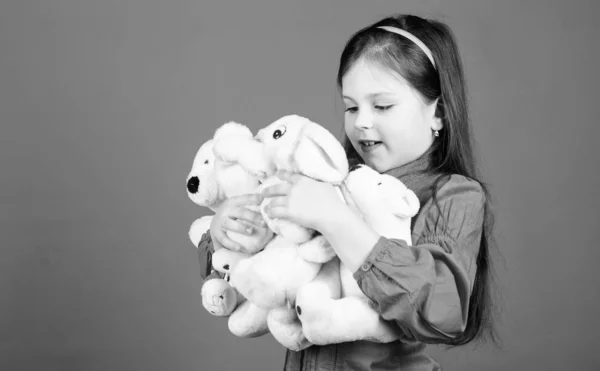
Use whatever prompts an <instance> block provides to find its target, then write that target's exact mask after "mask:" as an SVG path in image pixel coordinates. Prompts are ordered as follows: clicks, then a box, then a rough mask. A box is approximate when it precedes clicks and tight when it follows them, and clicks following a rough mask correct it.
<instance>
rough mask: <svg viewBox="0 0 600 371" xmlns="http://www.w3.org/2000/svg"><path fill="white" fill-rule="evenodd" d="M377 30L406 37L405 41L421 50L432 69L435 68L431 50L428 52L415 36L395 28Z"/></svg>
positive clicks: (384, 27)
mask: <svg viewBox="0 0 600 371" xmlns="http://www.w3.org/2000/svg"><path fill="white" fill-rule="evenodd" d="M377 28H381V29H382V30H386V31H389V32H393V33H396V34H398V35H402V36H404V37H406V38H407V39H409V40H410V41H412V42H413V43H415V44H416V45H417V46H418V47H419V48H421V50H423V53H425V55H427V58H429V60H430V61H431V64H432V65H433V68H436V67H435V62H434V61H433V55H432V54H431V50H429V48H428V47H427V46H426V45H425V44H423V42H422V41H421V40H419V39H418V38H417V37H416V36H415V35H413V34H411V33H410V32H408V31H405V30H403V29H400V28H397V27H390V26H381V27H377Z"/></svg>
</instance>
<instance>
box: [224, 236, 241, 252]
mask: <svg viewBox="0 0 600 371" xmlns="http://www.w3.org/2000/svg"><path fill="white" fill-rule="evenodd" d="M219 243H220V244H221V246H223V247H224V248H226V249H227V250H230V251H237V252H239V251H242V246H241V245H240V244H239V243H237V242H235V241H233V240H232V239H231V238H229V237H227V234H225V233H223V234H222V236H221V237H220V239H219Z"/></svg>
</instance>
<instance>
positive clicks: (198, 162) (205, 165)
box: [187, 122, 273, 337]
mask: <svg viewBox="0 0 600 371" xmlns="http://www.w3.org/2000/svg"><path fill="white" fill-rule="evenodd" d="M224 137H233V138H237V137H245V138H252V133H251V131H250V130H249V129H248V128H247V127H246V126H243V125H241V124H238V123H234V122H229V123H226V124H224V125H222V126H221V127H220V128H218V129H217V131H216V132H215V135H214V137H213V139H210V140H209V141H207V142H206V143H204V144H203V145H202V146H201V147H200V149H199V150H198V152H197V154H196V157H195V159H194V163H193V166H192V170H191V171H190V173H189V175H188V178H187V189H188V195H189V197H190V198H191V199H192V200H193V201H194V202H195V203H196V204H198V205H200V206H204V207H207V208H210V209H211V210H213V211H215V210H217V209H218V207H219V206H220V205H221V204H222V202H223V201H224V200H225V199H227V198H229V197H234V196H237V195H241V194H247V193H253V192H256V191H257V187H258V186H259V184H260V182H259V179H258V178H257V177H255V176H253V175H252V174H250V173H248V172H246V171H245V170H244V169H243V168H242V167H241V166H239V165H237V164H235V163H233V162H227V161H223V160H221V159H218V158H216V157H215V156H214V153H213V148H214V144H215V143H216V142H218V141H219V140H220V139H221V138H224ZM238 150H243V148H238ZM256 210H257V211H258V208H256ZM211 219H212V216H204V217H202V218H200V219H198V220H196V221H195V222H194V223H193V224H192V226H191V228H190V232H189V235H190V239H191V240H192V243H194V245H195V246H198V243H199V241H200V238H201V236H202V235H203V234H204V233H206V231H207V230H208V229H209V227H210V222H211ZM228 235H229V237H230V238H231V239H232V240H234V241H236V242H238V243H240V245H241V246H242V251H229V250H227V249H216V250H215V253H214V254H213V257H212V266H213V268H214V269H215V270H216V272H220V273H222V274H223V277H224V278H225V279H223V278H221V275H219V274H211V275H210V276H209V277H207V280H206V281H205V282H204V284H203V286H202V290H201V295H202V304H203V306H204V307H205V309H206V310H207V311H208V312H209V313H211V314H213V315H215V316H229V320H228V325H229V329H230V331H231V332H232V333H233V334H235V335H237V336H242V337H255V336H260V335H263V334H265V333H266V332H268V329H267V323H266V316H267V312H266V311H265V310H264V309H262V308H258V307H256V306H255V305H253V304H252V303H250V302H248V301H246V300H245V298H244V297H243V296H242V295H241V294H240V293H239V292H238V291H237V290H236V289H235V288H234V287H232V285H231V284H230V283H229V272H230V270H231V269H232V268H233V267H235V265H236V264H237V263H238V262H239V261H241V260H243V259H247V258H249V257H250V256H251V255H252V254H253V253H255V252H257V251H259V250H261V249H262V248H263V247H264V246H265V244H266V243H267V242H268V241H269V240H270V239H271V238H272V237H273V233H272V232H271V231H270V230H266V231H265V232H263V233H261V234H258V235H253V236H247V235H243V234H239V233H234V232H231V233H228Z"/></svg>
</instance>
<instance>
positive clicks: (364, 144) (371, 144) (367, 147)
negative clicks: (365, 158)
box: [358, 140, 381, 152]
mask: <svg viewBox="0 0 600 371" xmlns="http://www.w3.org/2000/svg"><path fill="white" fill-rule="evenodd" d="M358 144H360V148H361V149H362V150H363V151H364V152H368V151H372V150H374V149H375V148H377V147H379V145H380V144H381V142H379V141H376V140H359V141H358Z"/></svg>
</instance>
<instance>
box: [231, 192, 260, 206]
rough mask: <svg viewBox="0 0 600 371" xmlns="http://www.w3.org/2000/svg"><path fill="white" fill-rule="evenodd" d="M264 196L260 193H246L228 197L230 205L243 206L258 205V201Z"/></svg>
mask: <svg viewBox="0 0 600 371" xmlns="http://www.w3.org/2000/svg"><path fill="white" fill-rule="evenodd" d="M264 198H265V197H264V196H263V195H262V194H259V193H256V194H254V193H253V194H246V195H241V196H236V197H232V198H230V199H229V200H230V202H231V205H236V206H244V205H260V203H261V202H262V201H263V200H264Z"/></svg>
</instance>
